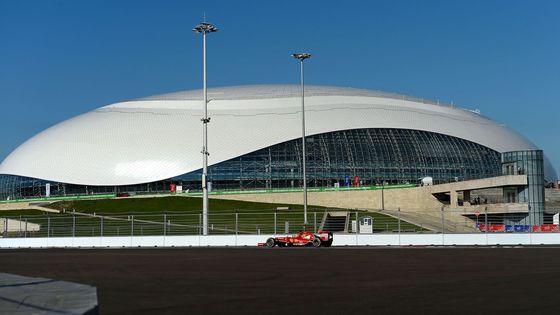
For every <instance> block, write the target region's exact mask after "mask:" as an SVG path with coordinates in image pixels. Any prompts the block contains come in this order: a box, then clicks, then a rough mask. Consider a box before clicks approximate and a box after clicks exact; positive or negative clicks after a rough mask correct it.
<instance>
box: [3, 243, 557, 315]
mask: <svg viewBox="0 0 560 315" xmlns="http://www.w3.org/2000/svg"><path fill="white" fill-rule="evenodd" d="M0 272H7V273H14V274H19V275H25V276H32V277H45V278H52V279H59V280H66V281H72V282H78V283H83V284H89V285H93V286H96V287H97V295H98V301H99V307H100V311H101V314H123V313H129V314H161V313H166V314H170V313H175V314H232V313H237V314H283V315H286V314H304V313H305V314H359V313H362V314H407V313H408V314H425V313H430V314H474V313H480V314H490V313H492V314H494V313H498V314H506V313H507V314H522V313H524V314H545V313H550V314H554V313H556V312H557V311H558V307H559V306H560V304H559V303H560V302H559V299H558V289H559V288H560V285H559V282H560V248H556V247H531V248H367V247H363V248H351V247H348V248H319V249H314V248H274V249H267V248H187V249H106V250H99V249H49V250H2V251H0Z"/></svg>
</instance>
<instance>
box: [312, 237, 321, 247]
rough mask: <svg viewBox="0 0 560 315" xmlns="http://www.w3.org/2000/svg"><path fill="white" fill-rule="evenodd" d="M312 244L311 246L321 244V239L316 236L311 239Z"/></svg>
mask: <svg viewBox="0 0 560 315" xmlns="http://www.w3.org/2000/svg"><path fill="white" fill-rule="evenodd" d="M312 244H313V247H320V246H321V239H320V238H318V237H317V238H315V239H313V242H312Z"/></svg>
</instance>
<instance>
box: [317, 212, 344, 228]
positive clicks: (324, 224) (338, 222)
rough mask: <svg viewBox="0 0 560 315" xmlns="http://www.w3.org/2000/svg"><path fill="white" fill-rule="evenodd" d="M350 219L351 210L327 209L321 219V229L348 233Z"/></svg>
mask: <svg viewBox="0 0 560 315" xmlns="http://www.w3.org/2000/svg"><path fill="white" fill-rule="evenodd" d="M349 220H350V212H348V211H326V212H325V214H324V215H323V219H322V220H321V225H320V226H319V230H320V231H329V232H333V233H336V232H343V233H347V232H348V222H349Z"/></svg>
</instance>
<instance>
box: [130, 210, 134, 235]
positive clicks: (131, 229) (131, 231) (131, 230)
mask: <svg viewBox="0 0 560 315" xmlns="http://www.w3.org/2000/svg"><path fill="white" fill-rule="evenodd" d="M130 236H134V214H133V215H131V216H130Z"/></svg>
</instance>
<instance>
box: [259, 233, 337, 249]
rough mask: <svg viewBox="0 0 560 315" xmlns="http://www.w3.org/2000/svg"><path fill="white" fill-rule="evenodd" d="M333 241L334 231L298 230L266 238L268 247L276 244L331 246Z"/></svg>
mask: <svg viewBox="0 0 560 315" xmlns="http://www.w3.org/2000/svg"><path fill="white" fill-rule="evenodd" d="M332 242H333V234H332V232H325V231H319V232H318V233H313V232H301V231H300V232H298V233H297V234H294V235H288V236H280V237H271V238H269V239H267V240H266V243H265V245H266V247H274V246H313V247H320V246H324V247H329V246H331V245H332Z"/></svg>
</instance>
